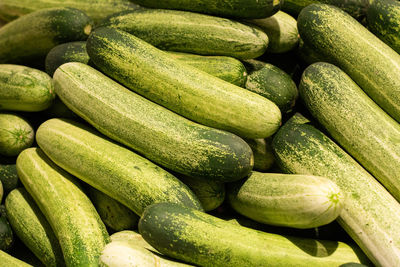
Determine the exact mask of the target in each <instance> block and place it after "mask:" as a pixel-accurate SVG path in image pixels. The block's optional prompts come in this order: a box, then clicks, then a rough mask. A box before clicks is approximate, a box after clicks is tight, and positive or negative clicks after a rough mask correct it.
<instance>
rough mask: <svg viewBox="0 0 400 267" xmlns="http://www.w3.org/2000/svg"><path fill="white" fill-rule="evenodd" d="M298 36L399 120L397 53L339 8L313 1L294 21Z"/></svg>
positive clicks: (399, 96) (399, 56) (399, 82)
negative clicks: (295, 21)
mask: <svg viewBox="0 0 400 267" xmlns="http://www.w3.org/2000/svg"><path fill="white" fill-rule="evenodd" d="M297 24H298V28H299V32H300V35H301V38H302V39H303V40H304V42H305V43H307V44H308V45H310V46H311V47H312V48H314V49H316V50H317V51H320V52H322V55H323V56H324V58H329V63H332V64H335V65H336V66H338V67H339V68H341V69H342V70H343V71H344V72H346V73H347V74H348V75H349V76H350V77H351V78H352V79H353V80H354V81H355V82H356V83H357V84H358V85H359V86H360V87H361V88H362V89H363V90H364V91H365V92H366V93H367V94H368V95H369V96H370V97H371V98H372V99H373V100H374V101H375V102H376V103H377V104H378V105H379V106H380V107H381V108H382V109H383V110H385V111H386V112H387V113H388V114H389V115H390V116H392V117H393V118H394V119H395V120H397V121H398V122H400V76H399V72H400V55H399V54H397V53H396V52H395V51H393V50H392V49H391V48H390V47H389V46H387V45H386V44H385V43H383V42H382V41H381V40H379V39H378V37H376V36H375V35H373V34H372V33H371V32H370V31H368V30H367V29H366V28H364V27H363V26H362V25H361V24H360V23H358V22H357V21H356V20H355V19H353V18H352V17H351V16H349V15H348V14H346V13H345V12H343V11H342V10H340V9H338V8H335V7H332V6H329V5H323V4H313V5H310V6H308V7H306V8H304V9H303V10H302V12H301V13H300V15H299V18H298V20H297Z"/></svg>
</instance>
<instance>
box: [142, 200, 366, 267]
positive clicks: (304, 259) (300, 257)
mask: <svg viewBox="0 0 400 267" xmlns="http://www.w3.org/2000/svg"><path fill="white" fill-rule="evenodd" d="M139 232H140V234H141V235H142V236H143V238H144V239H145V240H146V241H147V242H148V243H149V244H150V245H151V246H153V247H154V248H156V249H157V250H158V251H160V252H161V253H162V254H164V255H166V256H170V257H173V258H176V259H180V260H183V261H185V262H189V263H193V264H195V265H199V266H260V267H261V266H338V265H340V264H342V263H346V262H360V261H365V260H366V259H364V257H365V256H362V255H360V256H358V255H357V253H358V252H356V251H354V250H353V249H352V248H351V247H349V246H348V245H346V244H344V243H341V242H332V241H318V240H312V239H302V238H296V237H284V236H280V235H275V234H269V233H265V232H260V231H256V230H252V229H249V228H246V227H242V226H238V225H234V224H232V223H230V222H227V221H224V220H221V219H218V218H216V217H213V216H211V215H208V214H206V213H203V212H200V211H196V210H194V209H190V208H186V207H183V206H180V205H177V204H172V203H158V204H154V205H151V206H149V207H148V208H147V209H146V210H145V212H144V213H143V216H142V217H141V219H140V221H139Z"/></svg>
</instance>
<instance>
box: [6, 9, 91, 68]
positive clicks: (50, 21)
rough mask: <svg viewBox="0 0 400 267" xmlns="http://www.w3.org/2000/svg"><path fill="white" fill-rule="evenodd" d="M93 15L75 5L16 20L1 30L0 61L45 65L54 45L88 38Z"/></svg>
mask: <svg viewBox="0 0 400 267" xmlns="http://www.w3.org/2000/svg"><path fill="white" fill-rule="evenodd" d="M91 24H92V22H91V20H90V18H89V17H88V16H87V15H86V14H85V13H83V12H82V11H80V10H77V9H73V8H49V9H43V10H39V11H36V12H33V13H30V14H28V15H25V16H23V17H20V18H19V19H16V20H14V21H12V22H10V23H8V24H7V25H6V26H4V27H2V28H1V29H0V63H14V64H23V65H26V64H34V65H37V66H41V65H44V59H45V57H46V55H47V53H48V52H49V51H50V50H51V49H52V48H53V47H55V46H57V45H59V44H62V43H66V42H71V41H80V40H85V39H86V38H87V36H88V35H89V33H90V31H91V29H92V25H91Z"/></svg>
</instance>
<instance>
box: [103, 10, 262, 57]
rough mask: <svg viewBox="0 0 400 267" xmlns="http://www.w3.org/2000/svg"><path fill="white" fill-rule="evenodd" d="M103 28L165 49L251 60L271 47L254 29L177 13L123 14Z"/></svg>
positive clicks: (200, 16)
mask: <svg viewBox="0 0 400 267" xmlns="http://www.w3.org/2000/svg"><path fill="white" fill-rule="evenodd" d="M99 26H105V27H111V28H116V29H119V30H122V31H125V32H129V33H131V34H133V35H135V36H136V37H138V38H140V39H142V40H143V41H145V42H147V43H150V44H152V45H153V46H156V47H158V48H159V49H162V50H169V51H175V52H186V53H192V54H199V55H206V56H230V57H234V58H238V59H251V58H256V57H259V56H261V55H262V54H264V52H265V51H266V49H267V46H268V36H267V34H266V33H264V32H263V31H262V30H260V29H258V28H256V27H254V26H250V25H245V24H243V23H240V22H237V21H234V20H230V19H224V18H219V17H213V16H208V15H203V14H197V13H192V12H185V11H177V10H164V9H140V10H136V11H132V12H131V11H128V12H121V13H120V14H116V15H114V16H111V17H109V18H107V19H106V20H104V21H103V22H102V23H100V25H99ZM109 37H111V36H109ZM119 39H120V38H119ZM128 47H129V46H128Z"/></svg>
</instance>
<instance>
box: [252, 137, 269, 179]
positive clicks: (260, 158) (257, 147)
mask: <svg viewBox="0 0 400 267" xmlns="http://www.w3.org/2000/svg"><path fill="white" fill-rule="evenodd" d="M245 141H246V143H247V144H249V146H250V147H251V150H252V151H253V155H254V167H253V169H254V170H256V171H260V172H265V171H267V170H269V169H270V168H271V167H272V165H273V164H274V162H275V160H274V154H273V153H272V147H271V141H272V139H271V138H267V139H245Z"/></svg>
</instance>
